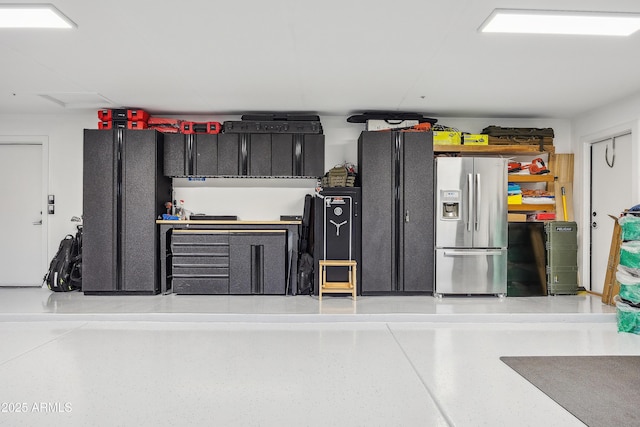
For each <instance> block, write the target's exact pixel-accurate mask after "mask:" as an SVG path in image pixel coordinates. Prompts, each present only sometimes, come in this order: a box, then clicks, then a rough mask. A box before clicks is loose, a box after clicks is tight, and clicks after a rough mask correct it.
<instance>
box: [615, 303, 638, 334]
mask: <svg viewBox="0 0 640 427" xmlns="http://www.w3.org/2000/svg"><path fill="white" fill-rule="evenodd" d="M614 301H615V302H616V314H617V316H616V317H617V318H618V332H631V333H632V334H638V335H640V308H634V307H631V306H630V305H628V304H625V303H623V302H622V301H620V297H619V296H618V295H616V296H615V298H614Z"/></svg>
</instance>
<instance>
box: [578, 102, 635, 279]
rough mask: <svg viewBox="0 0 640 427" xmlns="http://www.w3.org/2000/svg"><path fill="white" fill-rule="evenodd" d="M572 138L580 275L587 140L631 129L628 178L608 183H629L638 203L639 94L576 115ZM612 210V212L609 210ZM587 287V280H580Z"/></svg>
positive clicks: (585, 248) (583, 271)
mask: <svg viewBox="0 0 640 427" xmlns="http://www.w3.org/2000/svg"><path fill="white" fill-rule="evenodd" d="M572 130H573V135H574V138H573V142H572V151H573V152H574V153H575V169H576V170H575V178H574V187H573V194H574V208H575V216H576V221H577V222H578V230H580V231H582V233H579V236H578V239H579V249H578V250H579V253H580V257H579V268H580V277H582V278H587V277H589V273H588V269H589V265H590V260H589V243H590V242H589V230H588V228H586V227H588V226H589V223H590V206H589V197H590V196H589V195H590V191H591V189H590V187H589V182H590V166H589V158H590V156H589V149H590V145H589V144H590V143H592V142H595V141H598V140H601V139H604V138H607V137H609V136H612V135H616V134H619V133H621V132H625V131H629V130H630V131H631V132H632V156H633V161H632V165H633V168H632V176H633V178H632V182H630V183H610V185H630V187H631V191H632V194H633V197H634V200H636V201H637V202H636V203H640V182H639V181H640V173H639V172H638V165H640V148H639V147H640V95H638V94H636V95H633V96H630V97H629V98H626V99H624V100H620V101H616V102H615V103H612V104H609V105H606V106H603V107H601V108H598V109H596V110H593V111H589V112H587V113H585V114H582V115H580V116H579V117H576V118H575V119H574V120H573V121H572ZM612 214H615V213H614V212H612ZM583 285H584V286H586V287H587V289H589V286H590V284H589V283H584V284H583Z"/></svg>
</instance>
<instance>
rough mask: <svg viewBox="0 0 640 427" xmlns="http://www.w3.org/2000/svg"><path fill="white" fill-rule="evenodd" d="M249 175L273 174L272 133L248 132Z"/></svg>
mask: <svg viewBox="0 0 640 427" xmlns="http://www.w3.org/2000/svg"><path fill="white" fill-rule="evenodd" d="M246 136H247V146H248V152H247V175H249V176H271V135H270V134H268V133H254V134H247V135H246Z"/></svg>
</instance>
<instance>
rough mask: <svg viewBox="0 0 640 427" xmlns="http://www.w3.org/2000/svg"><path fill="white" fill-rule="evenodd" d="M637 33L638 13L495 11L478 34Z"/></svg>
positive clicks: (613, 34) (639, 24) (608, 34)
mask: <svg viewBox="0 0 640 427" xmlns="http://www.w3.org/2000/svg"><path fill="white" fill-rule="evenodd" d="M638 29H640V14H638V13H616V12H577V11H565V10H518V9H496V10H494V11H493V13H491V15H489V17H488V18H487V19H486V20H485V21H484V23H483V24H482V25H481V26H480V28H479V31H481V32H483V33H530V34H579V35H599V36H628V35H631V34H633V33H635V32H636V31H638Z"/></svg>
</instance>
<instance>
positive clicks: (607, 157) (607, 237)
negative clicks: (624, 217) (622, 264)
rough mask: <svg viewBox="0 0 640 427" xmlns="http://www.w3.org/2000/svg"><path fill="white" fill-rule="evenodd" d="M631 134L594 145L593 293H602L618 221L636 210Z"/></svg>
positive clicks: (592, 160)
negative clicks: (627, 210)
mask: <svg viewBox="0 0 640 427" xmlns="http://www.w3.org/2000/svg"><path fill="white" fill-rule="evenodd" d="M631 179H632V178H631V134H630V133H628V134H624V135H620V136H616V137H612V138H608V139H605V140H603V141H599V142H595V143H593V144H591V290H592V291H593V292H598V293H602V290H603V288H604V279H605V275H606V272H607V263H608V260H609V251H610V249H611V236H612V234H613V225H614V220H613V219H611V218H609V215H613V216H615V217H617V216H619V215H620V213H621V212H622V211H623V210H625V209H628V208H630V207H631V206H633V194H632V189H631V187H632V181H631Z"/></svg>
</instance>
